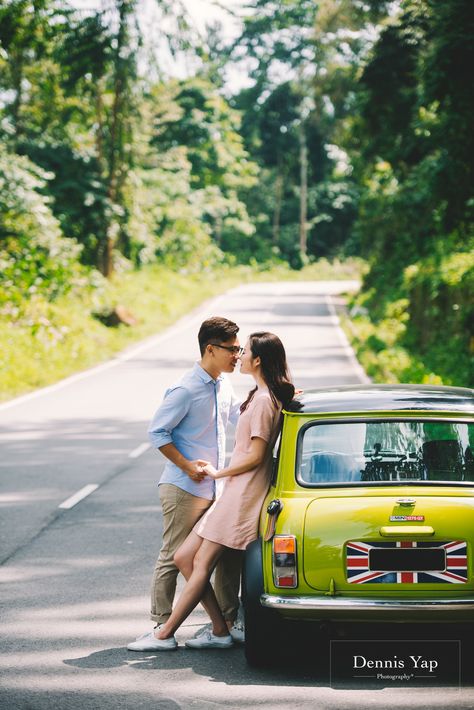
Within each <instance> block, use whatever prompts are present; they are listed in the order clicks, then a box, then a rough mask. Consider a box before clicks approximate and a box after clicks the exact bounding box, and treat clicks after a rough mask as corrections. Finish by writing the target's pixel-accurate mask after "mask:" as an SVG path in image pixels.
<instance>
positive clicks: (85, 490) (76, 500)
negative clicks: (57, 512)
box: [58, 483, 99, 510]
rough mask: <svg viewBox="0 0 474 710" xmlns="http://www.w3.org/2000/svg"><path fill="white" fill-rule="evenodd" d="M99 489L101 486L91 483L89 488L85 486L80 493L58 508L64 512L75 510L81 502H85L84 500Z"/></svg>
mask: <svg viewBox="0 0 474 710" xmlns="http://www.w3.org/2000/svg"><path fill="white" fill-rule="evenodd" d="M98 487H99V485H98V484H97V483H90V484H89V485H88V486H84V488H81V490H80V491H77V493H74V495H73V496H71V497H70V498H68V499H67V500H65V501H63V502H62V503H61V505H58V508H62V509H63V510H70V509H71V508H74V506H75V505H77V504H78V503H80V501H81V500H84V498H87V496H90V494H91V493H93V492H94V491H96V490H97V489H98Z"/></svg>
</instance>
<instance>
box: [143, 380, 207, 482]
mask: <svg viewBox="0 0 474 710" xmlns="http://www.w3.org/2000/svg"><path fill="white" fill-rule="evenodd" d="M190 402H191V397H190V395H189V392H187V390H186V389H185V388H184V387H175V388H174V389H172V390H170V391H168V392H167V393H166V395H165V398H164V400H163V403H162V404H161V406H160V407H159V408H158V410H157V412H156V413H155V416H154V417H153V419H152V421H151V424H150V428H149V430H148V436H149V438H150V441H151V443H152V444H153V446H154V447H155V448H157V449H159V450H160V451H161V453H162V454H163V456H165V457H166V458H167V459H169V460H170V461H171V462H172V463H174V464H175V465H176V466H178V467H179V468H180V469H181V470H182V471H184V472H185V473H186V474H187V475H188V476H189V477H190V478H192V479H193V480H195V481H196V480H199V481H200V480H202V478H203V477H204V474H203V473H202V467H203V466H205V465H206V464H207V463H208V461H201V460H200V459H198V460H196V461H190V460H189V459H187V458H186V457H185V456H183V454H182V453H181V452H180V451H178V449H177V448H176V446H175V445H174V443H173V429H174V428H175V427H177V426H178V424H179V423H180V422H181V421H182V420H183V419H184V417H185V416H186V414H187V413H188V411H189V407H190Z"/></svg>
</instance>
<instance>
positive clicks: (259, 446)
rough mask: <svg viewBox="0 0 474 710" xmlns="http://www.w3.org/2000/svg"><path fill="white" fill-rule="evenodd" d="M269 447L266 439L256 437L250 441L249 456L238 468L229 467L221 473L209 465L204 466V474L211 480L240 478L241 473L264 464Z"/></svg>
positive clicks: (243, 459)
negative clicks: (229, 477)
mask: <svg viewBox="0 0 474 710" xmlns="http://www.w3.org/2000/svg"><path fill="white" fill-rule="evenodd" d="M267 447H268V443H267V442H266V441H265V439H261V438H260V437H259V436H255V437H253V438H252V439H251V440H250V447H249V451H248V454H247V455H246V456H244V457H243V458H242V460H241V462H240V463H239V464H238V465H237V466H227V467H226V468H222V469H221V470H220V471H216V469H215V468H214V466H212V465H211V464H208V465H207V466H204V472H205V473H207V475H208V476H210V477H211V478H225V477H226V476H238V475H239V474H241V473H246V472H247V471H251V470H252V469H253V468H256V467H257V466H259V465H260V464H261V463H262V461H263V459H264V458H265V454H266V451H267Z"/></svg>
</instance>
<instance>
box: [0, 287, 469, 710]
mask: <svg viewBox="0 0 474 710" xmlns="http://www.w3.org/2000/svg"><path fill="white" fill-rule="evenodd" d="M354 286H355V284H353V283H350V282H337V283H336V282H324V283H288V284H284V283H282V284H252V285H245V286H241V287H240V288H238V289H234V290H233V291H231V292H229V293H228V294H226V295H224V296H222V297H220V298H218V299H216V300H214V301H212V302H209V303H207V304H205V305H204V306H203V307H202V308H200V309H198V310H197V311H196V312H194V313H192V314H190V315H189V316H188V317H186V318H184V319H183V320H181V321H180V322H179V323H177V324H176V325H175V326H174V327H173V328H171V329H170V330H168V331H167V332H166V333H164V334H161V335H159V336H157V337H154V338H151V339H149V340H148V341H146V342H144V343H141V344H140V345H139V346H136V347H134V348H132V349H130V350H128V351H126V352H124V353H122V354H121V355H120V356H119V357H117V358H116V359H114V360H113V361H111V362H110V363H106V364H105V365H103V366H100V367H98V368H95V369H94V370H90V371H87V372H84V373H81V374H80V375H77V376H75V377H72V378H69V379H68V380H65V381H63V382H61V383H59V384H58V385H55V386H53V387H50V388H47V389H45V390H42V391H39V392H36V393H33V394H32V395H27V396H26V397H23V398H20V399H17V400H15V401H12V402H10V403H7V404H5V405H1V406H0V453H1V456H0V506H1V522H0V525H1V527H0V532H1V543H0V562H1V568H0V574H1V580H2V592H1V599H2V611H1V617H2V625H1V633H2V644H1V651H2V654H1V658H0V708H2V709H3V708H8V710H10V708H11V709H13V710H17V709H18V710H23V709H24V710H26V709H27V708H28V710H43V709H44V710H51V709H55V708H58V709H61V710H63V709H69V708H71V709H76V708H81V710H93V709H94V710H95V709H99V708H100V709H102V708H105V709H107V710H108V709H109V708H110V709H112V708H114V709H115V708H119V709H122V708H125V709H127V710H128V709H129V708H130V709H132V708H145V709H146V710H148V709H150V710H152V709H153V710H171V709H172V708H183V709H185V708H186V709H187V708H196V709H198V710H201V709H204V708H215V707H216V708H217V707H219V708H220V707H222V708H242V709H245V708H255V707H262V708H268V709H271V708H283V707H288V706H289V705H291V706H293V707H295V708H304V709H309V708H328V709H341V710H342V709H345V708H354V709H355V708H361V707H364V708H369V707H370V708H394V707H397V708H398V707H400V704H402V705H403V707H406V708H448V707H451V706H452V705H456V707H458V708H472V707H474V691H473V690H472V689H470V688H462V689H461V690H457V689H448V688H444V689H436V688H419V689H415V690H413V691H411V692H410V695H409V697H407V696H406V695H405V694H404V695H403V701H402V702H401V700H400V694H399V692H397V691H396V690H394V689H393V688H390V687H386V688H384V689H381V690H371V689H369V688H360V687H357V688H349V687H343V688H337V689H336V688H331V687H330V685H329V682H328V679H327V674H326V673H325V672H323V671H322V668H323V667H324V666H325V665H327V664H326V663H325V659H321V658H318V657H317V654H316V653H315V657H314V658H311V649H310V650H309V651H307V655H306V658H305V659H304V661H305V662H304V663H298V662H295V663H293V664H290V665H289V666H288V667H285V668H278V669H274V670H267V671H255V670H251V669H249V668H248V667H247V665H246V663H245V660H244V657H243V652H242V649H241V648H240V647H236V648H233V649H231V650H228V651H225V652H224V651H207V652H205V651H201V652H199V651H189V650H185V648H184V647H181V648H180V649H179V650H178V652H176V653H171V654H164V653H161V654H153V653H150V654H147V653H144V654H132V653H130V652H127V650H126V648H125V647H126V644H127V642H128V641H129V640H130V639H132V638H134V637H135V636H136V635H137V634H138V633H140V632H142V631H145V630H147V629H148V628H150V626H151V624H150V622H149V621H148V586H149V582H150V577H151V571H152V567H153V564H154V560H155V557H156V553H157V550H158V548H159V542H160V534H161V516H160V509H159V501H158V495H157V486H156V483H157V481H158V480H159V477H160V474H161V470H162V459H161V457H160V455H159V454H158V453H157V452H156V451H153V450H152V449H150V448H149V447H148V446H147V440H146V428H147V424H148V421H149V420H150V418H151V416H152V414H153V412H154V411H155V409H156V407H157V405H158V404H159V403H160V401H161V399H162V395H163V392H164V390H165V388H166V386H167V385H168V384H169V383H170V382H173V381H174V380H175V379H177V378H178V377H179V376H180V375H181V373H182V372H183V371H184V370H185V369H187V368H189V367H190V366H191V365H192V363H193V361H194V360H196V359H197V358H198V355H199V353H198V348H197V342H196V334H197V330H198V327H199V324H200V322H201V321H202V320H203V319H204V318H206V317H208V316H210V315H225V316H227V317H229V318H232V319H234V320H236V321H237V322H238V323H239V324H240V326H241V336H242V341H243V342H245V336H246V335H247V334H248V333H250V332H252V330H257V329H261V328H267V329H269V330H272V331H274V332H276V333H278V334H279V335H280V337H281V338H282V340H283V342H284V343H285V345H286V347H287V352H288V357H289V362H290V365H291V369H292V372H293V375H294V379H295V381H296V383H297V385H298V386H299V387H301V388H304V389H307V388H309V387H315V386H319V385H332V384H338V383H347V384H353V383H357V382H363V381H367V380H366V378H365V375H364V373H363V372H362V370H361V369H360V367H359V366H358V364H357V362H356V360H355V358H354V355H353V353H352V351H351V350H350V348H349V347H348V344H347V341H346V340H345V337H344V335H343V334H342V331H341V330H340V328H339V326H338V321H337V317H336V315H335V310H334V297H335V296H336V294H337V293H338V292H340V291H343V290H345V289H348V288H352V287H354ZM232 380H233V383H234V386H235V388H236V390H237V391H238V392H239V393H241V394H243V393H244V392H246V391H247V390H248V389H249V387H250V386H251V381H250V379H249V378H248V377H244V376H241V375H239V374H237V373H235V374H234V375H233V376H232ZM85 487H88V488H87V489H86V491H88V492H90V494H89V495H88V496H87V497H85V498H84V499H83V500H82V501H80V502H78V503H77V504H76V505H73V501H72V502H70V499H71V496H74V494H76V493H77V492H80V491H83V490H84V489H85ZM68 501H69V502H68ZM61 506H62V507H61ZM69 506H72V507H69ZM204 621H205V619H204V613H203V612H202V611H201V610H199V609H198V610H196V611H195V612H194V613H193V614H192V616H191V617H190V618H189V619H188V621H187V623H186V624H185V625H184V626H183V627H182V629H180V631H179V633H178V635H177V636H178V641H179V642H181V643H183V642H184V641H185V640H186V638H188V637H189V636H191V635H192V634H193V633H194V631H195V630H196V628H197V627H198V626H199V625H200V624H201V623H203V622H204Z"/></svg>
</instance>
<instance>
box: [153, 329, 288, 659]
mask: <svg viewBox="0 0 474 710" xmlns="http://www.w3.org/2000/svg"><path fill="white" fill-rule="evenodd" d="M240 371H241V373H242V374H246V375H252V377H253V378H254V380H255V388H254V389H253V390H252V391H251V392H250V393H249V395H248V397H247V399H246V400H245V402H244V403H243V404H242V406H241V410H240V411H241V414H240V418H239V421H238V424H237V429H236V433H235V447H234V450H233V453H232V457H231V460H230V463H229V465H228V466H227V467H226V468H223V469H221V470H220V471H216V469H215V468H214V467H213V466H211V465H210V464H209V465H207V466H206V467H205V469H204V470H205V472H206V474H207V475H208V476H211V477H212V478H214V479H218V478H225V483H224V485H223V488H222V493H221V495H220V497H219V498H218V499H217V500H216V501H215V502H214V503H213V505H212V506H211V507H210V508H209V510H208V511H207V512H206V513H205V515H204V516H203V517H202V518H201V519H200V520H199V521H198V522H197V523H196V525H195V526H194V529H193V530H192V532H191V533H190V534H189V536H188V537H187V538H186V540H185V541H184V543H183V544H182V545H181V547H180V548H179V549H178V550H177V552H176V554H175V557H174V561H175V564H176V566H177V567H178V568H179V569H180V571H181V572H182V574H183V575H184V576H185V578H186V579H187V580H188V581H187V584H186V586H185V587H184V589H183V592H182V594H181V596H180V598H179V600H178V603H177V604H176V606H175V608H174V609H173V612H172V614H171V616H170V617H169V619H168V620H167V621H166V622H165V623H164V624H162V625H161V626H160V627H158V628H157V629H155V630H154V640H153V641H152V643H153V648H154V650H157V651H158V650H163V651H165V650H174V649H175V648H176V647H177V643H176V640H175V638H174V632H175V631H176V629H177V628H178V627H179V626H180V625H181V624H182V623H183V621H184V620H185V619H186V618H187V617H188V616H189V614H190V613H191V612H192V610H193V609H194V608H195V607H196V606H197V604H198V603H199V602H202V604H203V606H204V608H205V609H206V611H207V613H208V614H209V616H210V618H211V621H212V631H210V630H205V631H204V633H203V634H201V635H199V636H198V637H197V638H193V639H190V640H189V641H187V642H186V646H188V647H189V648H228V647H229V646H232V643H233V642H232V637H231V636H230V634H229V631H228V627H227V624H226V622H225V620H224V617H223V616H222V613H221V610H220V608H219V605H218V604H217V601H216V597H215V595H214V591H213V589H212V586H211V584H210V582H209V580H210V577H211V574H212V571H213V569H214V567H215V565H216V563H217V561H218V559H219V557H220V556H221V555H222V553H223V551H224V549H225V547H231V548H233V549H238V550H243V549H245V548H246V547H247V545H248V544H249V543H250V542H252V540H255V538H256V537H257V524H258V517H259V513H260V508H261V506H262V503H263V500H264V498H265V495H266V493H267V490H268V486H269V483H270V473H271V460H272V449H273V445H274V443H275V440H276V437H277V434H278V429H279V425H280V418H281V417H280V413H281V409H282V406H286V405H287V404H288V403H289V402H290V400H291V399H292V398H293V394H294V387H293V385H292V383H291V381H290V375H289V372H288V367H287V364H286V355H285V349H284V347H283V344H282V342H281V340H280V339H279V338H278V337H277V336H276V335H274V334H273V333H267V332H259V333H253V334H252V335H251V336H250V337H249V339H248V341H247V344H246V346H245V348H244V352H243V353H242V355H241V367H240Z"/></svg>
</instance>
